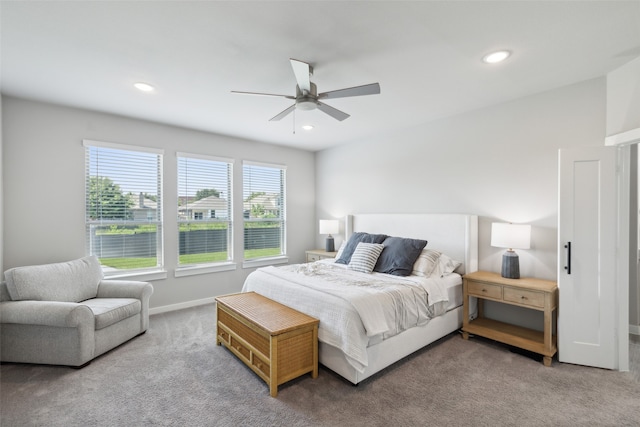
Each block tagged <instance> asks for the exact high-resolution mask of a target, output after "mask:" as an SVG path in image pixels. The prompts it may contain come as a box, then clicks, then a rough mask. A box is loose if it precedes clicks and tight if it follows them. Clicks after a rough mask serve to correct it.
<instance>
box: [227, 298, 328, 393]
mask: <svg viewBox="0 0 640 427" xmlns="http://www.w3.org/2000/svg"><path fill="white" fill-rule="evenodd" d="M216 302H217V304H216V306H217V308H216V314H217V334H216V344H217V345H220V344H224V345H225V346H226V347H227V348H228V349H229V350H231V352H232V353H233V354H235V355H236V356H237V357H238V358H239V359H240V360H242V361H243V362H244V363H245V364H246V365H247V366H248V367H249V368H251V369H252V370H253V371H254V372H255V373H256V374H258V376H259V377H260V378H262V379H263V380H264V381H265V382H266V383H267V384H268V385H269V392H270V394H271V396H273V397H275V396H277V394H278V386H279V385H280V384H283V383H285V382H287V381H289V380H292V379H294V378H297V377H299V376H301V375H303V374H306V373H307V372H310V373H311V378H316V377H317V376H318V323H319V322H320V321H319V320H318V319H314V318H313V317H310V316H307V315H306V314H304V313H300V312H299V311H296V310H294V309H292V308H289V307H287V306H285V305H282V304H280V303H278V302H275V301H272V300H270V299H269V298H266V297H264V296H262V295H260V294H257V293H255V292H246V293H240V294H233V295H225V296H221V297H217V298H216Z"/></svg>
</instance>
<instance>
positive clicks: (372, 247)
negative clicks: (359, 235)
mask: <svg viewBox="0 0 640 427" xmlns="http://www.w3.org/2000/svg"><path fill="white" fill-rule="evenodd" d="M383 249H384V245H382V244H380V243H362V242H360V243H358V246H357V247H356V250H355V251H353V255H351V261H349V265H348V267H347V268H349V270H355V271H360V272H361V273H371V272H372V271H373V267H374V266H375V265H376V261H377V260H378V257H379V256H380V253H381V252H382V250H383Z"/></svg>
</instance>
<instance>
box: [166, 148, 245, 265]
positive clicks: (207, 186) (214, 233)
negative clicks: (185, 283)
mask: <svg viewBox="0 0 640 427" xmlns="http://www.w3.org/2000/svg"><path fill="white" fill-rule="evenodd" d="M232 176H233V160H229V159H221V158H216V157H209V156H202V155H195V154H187V153H178V233H179V254H178V265H179V266H183V267H187V266H189V267H194V266H198V265H211V264H214V263H223V262H228V261H230V260H231V259H232V258H233V250H232V242H233V239H232V236H233V233H232V230H233V226H232V225H233V223H232V218H233V215H232V200H231V198H232V194H233V191H232Z"/></svg>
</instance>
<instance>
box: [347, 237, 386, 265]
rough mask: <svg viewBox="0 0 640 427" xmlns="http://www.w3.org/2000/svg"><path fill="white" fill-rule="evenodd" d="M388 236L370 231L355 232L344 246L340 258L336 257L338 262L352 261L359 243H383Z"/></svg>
mask: <svg viewBox="0 0 640 427" xmlns="http://www.w3.org/2000/svg"><path fill="white" fill-rule="evenodd" d="M386 238H387V236H386V235H385V234H369V233H362V232H359V233H353V234H352V235H351V237H349V240H348V241H347V244H346V245H345V246H344V249H343V250H342V255H340V258H338V259H336V263H337V264H345V265H348V264H349V261H351V255H352V254H353V251H355V250H356V247H357V246H358V243H360V242H362V243H382V242H384V239H386Z"/></svg>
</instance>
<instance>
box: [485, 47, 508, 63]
mask: <svg viewBox="0 0 640 427" xmlns="http://www.w3.org/2000/svg"><path fill="white" fill-rule="evenodd" d="M509 56H511V52H509V51H508V50H499V51H497V52H491V53H489V54H487V55H485V56H484V57H482V62H484V63H485V64H497V63H498V62H502V61H504V60H505V59H507V58H508V57H509Z"/></svg>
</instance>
